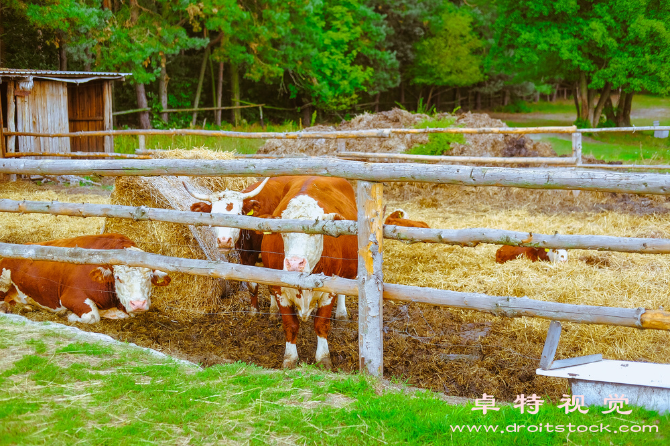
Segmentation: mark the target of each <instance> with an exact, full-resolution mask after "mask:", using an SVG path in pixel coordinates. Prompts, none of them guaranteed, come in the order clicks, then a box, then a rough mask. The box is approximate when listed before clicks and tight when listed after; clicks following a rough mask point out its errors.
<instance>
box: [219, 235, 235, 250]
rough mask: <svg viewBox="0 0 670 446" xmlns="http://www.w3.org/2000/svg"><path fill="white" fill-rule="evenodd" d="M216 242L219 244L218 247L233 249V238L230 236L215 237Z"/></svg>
mask: <svg viewBox="0 0 670 446" xmlns="http://www.w3.org/2000/svg"><path fill="white" fill-rule="evenodd" d="M216 242H217V244H218V245H219V249H224V250H231V249H233V239H232V238H231V237H219V238H217V239H216Z"/></svg>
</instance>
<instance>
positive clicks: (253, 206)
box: [244, 200, 261, 217]
mask: <svg viewBox="0 0 670 446" xmlns="http://www.w3.org/2000/svg"><path fill="white" fill-rule="evenodd" d="M244 208H245V209H246V212H245V214H247V215H253V216H254V217H258V215H257V214H258V213H259V212H260V210H261V204H260V203H259V202H258V201H256V200H249V201H248V202H247V204H246V206H244Z"/></svg>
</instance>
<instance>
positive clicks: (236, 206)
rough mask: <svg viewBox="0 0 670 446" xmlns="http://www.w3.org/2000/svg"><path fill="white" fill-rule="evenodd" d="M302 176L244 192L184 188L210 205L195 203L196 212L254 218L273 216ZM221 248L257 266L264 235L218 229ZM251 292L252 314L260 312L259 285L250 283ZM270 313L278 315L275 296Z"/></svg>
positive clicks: (278, 179)
mask: <svg viewBox="0 0 670 446" xmlns="http://www.w3.org/2000/svg"><path fill="white" fill-rule="evenodd" d="M301 178H304V177H299V176H282V177H275V178H266V179H265V180H263V181H259V182H256V183H254V184H252V185H250V186H248V187H247V188H246V189H244V190H243V191H242V192H235V191H229V190H226V191H223V192H217V193H214V194H211V195H204V194H197V193H195V192H193V191H191V190H189V188H188V186H186V183H184V187H185V188H186V190H187V191H188V193H189V194H191V195H192V196H193V197H194V198H196V199H198V200H206V201H209V202H210V203H211V204H209V203H202V202H199V203H194V204H193V205H192V206H191V211H193V212H208V213H209V212H214V213H219V214H228V215H252V216H255V217H258V216H261V217H268V216H272V213H273V212H274V210H275V208H276V207H277V205H279V202H280V201H281V199H282V197H283V194H284V188H285V187H286V185H287V184H289V183H291V182H293V181H299V180H300V179H301ZM215 231H216V235H217V240H218V243H219V249H222V250H223V251H230V249H231V248H229V247H234V249H235V250H236V251H237V252H238V253H239V255H240V263H241V264H242V265H251V266H254V265H256V263H257V262H258V260H259V258H260V255H261V243H262V242H263V233H261V232H258V231H251V230H248V229H239V228H227V227H217V228H216V229H215ZM248 285H249V293H250V294H251V305H252V307H253V310H252V312H257V311H258V284H256V283H249V284H248ZM271 300H272V302H271V304H270V311H271V312H273V313H277V312H278V311H279V308H278V307H277V303H276V302H275V300H274V296H271Z"/></svg>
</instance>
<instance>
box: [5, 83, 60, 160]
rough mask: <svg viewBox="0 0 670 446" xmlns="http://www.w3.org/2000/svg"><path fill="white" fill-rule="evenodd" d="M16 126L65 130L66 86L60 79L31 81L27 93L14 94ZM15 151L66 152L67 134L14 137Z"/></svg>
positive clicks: (20, 128) (32, 130)
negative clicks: (30, 88) (16, 147)
mask: <svg viewBox="0 0 670 446" xmlns="http://www.w3.org/2000/svg"><path fill="white" fill-rule="evenodd" d="M15 101H16V130H17V131H19V132H40V133H52V132H67V131H68V116H67V109H68V105H67V86H66V85H65V84H64V83H62V82H53V81H38V80H36V81H34V84H33V89H32V91H31V92H30V94H29V95H27V96H16V97H15ZM18 151H19V152H52V153H56V152H69V151H70V139H69V138H39V137H34V136H19V137H18Z"/></svg>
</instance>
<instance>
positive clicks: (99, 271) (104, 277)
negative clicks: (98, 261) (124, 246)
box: [88, 266, 114, 283]
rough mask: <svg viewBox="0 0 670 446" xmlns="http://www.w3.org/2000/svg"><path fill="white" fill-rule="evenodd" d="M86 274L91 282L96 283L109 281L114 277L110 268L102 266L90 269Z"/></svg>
mask: <svg viewBox="0 0 670 446" xmlns="http://www.w3.org/2000/svg"><path fill="white" fill-rule="evenodd" d="M88 276H89V277H90V278H91V280H92V281H93V282H97V283H105V282H111V281H112V280H113V278H114V274H113V273H112V270H111V269H109V268H105V267H103V266H99V267H97V268H95V269H92V270H91V272H90V273H88Z"/></svg>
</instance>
